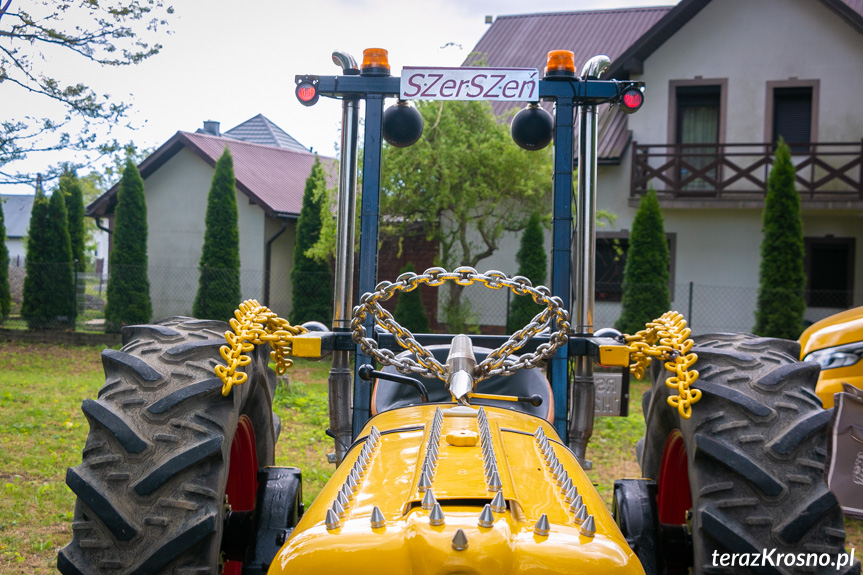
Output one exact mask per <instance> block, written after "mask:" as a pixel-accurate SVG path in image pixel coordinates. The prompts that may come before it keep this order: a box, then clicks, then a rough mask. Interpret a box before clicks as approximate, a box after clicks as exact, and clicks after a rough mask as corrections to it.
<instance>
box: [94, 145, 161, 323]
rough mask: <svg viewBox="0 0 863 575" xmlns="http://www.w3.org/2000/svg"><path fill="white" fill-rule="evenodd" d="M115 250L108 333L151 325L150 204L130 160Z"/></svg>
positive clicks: (119, 194)
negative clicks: (148, 273) (125, 327)
mask: <svg viewBox="0 0 863 575" xmlns="http://www.w3.org/2000/svg"><path fill="white" fill-rule="evenodd" d="M113 240H114V248H113V250H112V251H111V257H110V258H109V269H110V270H111V272H110V276H109V278H108V290H107V296H108V301H107V303H106V305H105V329H106V331H119V330H120V328H121V327H122V326H124V325H134V324H141V323H146V322H148V321H150V316H152V315H153V308H152V306H151V304H150V280H149V278H148V277H147V203H146V199H145V197H144V181H143V180H142V179H141V174H140V173H138V167H137V166H136V165H135V163H134V162H133V161H132V160H131V159H127V160H126V167H125V168H124V169H123V177H122V178H121V179H120V187H119V190H118V191H117V207H116V208H115V210H114V234H113Z"/></svg>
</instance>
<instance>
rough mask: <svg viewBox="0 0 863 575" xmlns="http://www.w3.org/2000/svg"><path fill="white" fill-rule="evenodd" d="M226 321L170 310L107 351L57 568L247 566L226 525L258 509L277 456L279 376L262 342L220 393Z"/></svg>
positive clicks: (206, 569)
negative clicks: (231, 550) (240, 377)
mask: <svg viewBox="0 0 863 575" xmlns="http://www.w3.org/2000/svg"><path fill="white" fill-rule="evenodd" d="M228 329H230V328H229V326H228V324H226V323H223V322H217V321H198V320H193V319H191V318H171V319H168V320H163V321H162V322H159V323H157V324H154V325H141V326H130V327H126V328H123V343H124V345H123V348H122V349H121V350H120V351H115V350H110V349H107V350H105V351H104V352H102V363H103V365H104V368H105V376H106V380H105V385H104V386H103V387H102V389H101V390H100V391H99V395H98V399H96V400H90V399H88V400H85V401H84V403H83V405H82V410H83V411H84V414H85V415H86V416H87V419H88V421H89V423H90V433H89V435H88V436H87V442H86V445H85V447H84V451H83V457H82V462H81V464H80V465H79V466H77V467H73V468H69V469H68V471H67V474H66V484H67V485H68V486H69V488H70V489H71V490H72V491H73V492H74V493H75V495H76V496H77V503H76V505H75V512H74V516H73V519H72V541H71V543H69V544H68V545H67V546H66V547H64V548H63V549H62V550H60V552H59V554H58V558H57V567H58V569H59V571H60V572H61V573H63V574H64V575H73V574H76V575H77V574H84V575H91V574H96V573H117V574H118V575H119V574H123V575H125V574H142V575H143V574H148V575H149V574H157V573H184V574H198V573H200V574H204V573H207V574H209V573H221V572H223V573H239V569H240V564H239V563H233V562H231V563H227V564H226V562H225V559H224V556H223V553H222V533H223V530H224V528H225V518H226V515H227V513H228V505H230V506H231V507H232V508H233V510H234V511H238V510H251V508H253V507H254V501H255V492H256V488H257V479H256V476H257V471H258V468H259V467H263V466H267V465H272V464H273V459H274V447H275V429H274V426H273V411H272V399H273V397H272V393H273V389H274V388H275V373H273V372H272V370H270V369H268V368H267V356H266V355H265V353H263V350H256V352H255V354H254V355H253V358H252V363H251V364H250V365H248V366H246V367H245V368H244V370H245V372H246V373H247V374H248V376H249V379H248V381H246V383H244V384H242V385H239V386H235V387H234V388H233V389H232V390H231V392H230V394H229V395H228V396H227V397H225V396H223V395H222V393H221V389H222V382H221V380H220V379H219V378H218V377H217V376H216V375H215V373H214V370H213V369H214V367H215V366H216V364H217V363H221V359H220V356H219V348H220V347H221V346H222V345H225V338H224V333H225V331H226V330H228ZM226 494H230V499H231V500H229V501H227V502H226V499H227V497H226ZM223 569H224V570H223Z"/></svg>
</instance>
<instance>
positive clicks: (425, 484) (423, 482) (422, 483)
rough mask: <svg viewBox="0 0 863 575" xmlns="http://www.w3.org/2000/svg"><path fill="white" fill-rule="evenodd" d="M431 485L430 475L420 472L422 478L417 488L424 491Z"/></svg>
mask: <svg viewBox="0 0 863 575" xmlns="http://www.w3.org/2000/svg"><path fill="white" fill-rule="evenodd" d="M429 487H431V480H430V479H429V476H428V475H426V474H425V473H420V480H419V484H418V485H417V488H418V489H419V490H420V492H424V491H425V490H426V489H428V488H429Z"/></svg>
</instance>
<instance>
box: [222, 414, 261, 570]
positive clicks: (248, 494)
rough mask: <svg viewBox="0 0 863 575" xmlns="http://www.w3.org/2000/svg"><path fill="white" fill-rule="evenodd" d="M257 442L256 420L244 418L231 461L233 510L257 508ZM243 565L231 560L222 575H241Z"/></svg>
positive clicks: (227, 488)
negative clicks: (254, 423) (253, 424)
mask: <svg viewBox="0 0 863 575" xmlns="http://www.w3.org/2000/svg"><path fill="white" fill-rule="evenodd" d="M256 445H257V443H256V442H255V428H254V427H253V426H252V420H250V419H249V418H248V417H247V416H245V415H241V416H240V419H239V421H237V431H236V433H234V441H233V443H231V462H230V467H229V468H228V484H227V486H225V495H227V496H228V503H229V504H230V505H231V510H233V511H251V510H252V509H254V508H255V495H256V493H257V492H258V452H257V448H256ZM242 568H243V564H242V562H240V561H227V562H225V566H224V567H223V568H222V575H241V573H242Z"/></svg>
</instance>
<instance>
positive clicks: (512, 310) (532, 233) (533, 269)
mask: <svg viewBox="0 0 863 575" xmlns="http://www.w3.org/2000/svg"><path fill="white" fill-rule="evenodd" d="M515 260H516V261H517V262H518V275H520V276H524V277H526V278H527V279H529V280H530V281H531V283H532V284H533V285H534V286H538V285H542V284H544V283H545V274H546V268H547V266H548V259H547V258H546V255H545V237H544V236H543V233H542V224H541V223H540V218H539V214H536V213H534V214H533V215H532V216H531V217H530V220H529V221H528V223H527V227H526V228H525V229H524V232H523V233H522V234H521V244H520V246H519V249H518V253H516V254H515ZM540 311H542V306H540V305H538V304H536V303H535V302H534V301H533V298H532V297H530V296H513V299H512V302H511V303H510V306H509V318H508V321H507V323H506V331H507V332H508V333H514V332H516V331H517V330H519V329H521V328H523V327H524V326H526V325H527V324H528V323H529V322H530V320H532V319H533V316H535V315H536V314H538V313H539V312H540Z"/></svg>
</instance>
